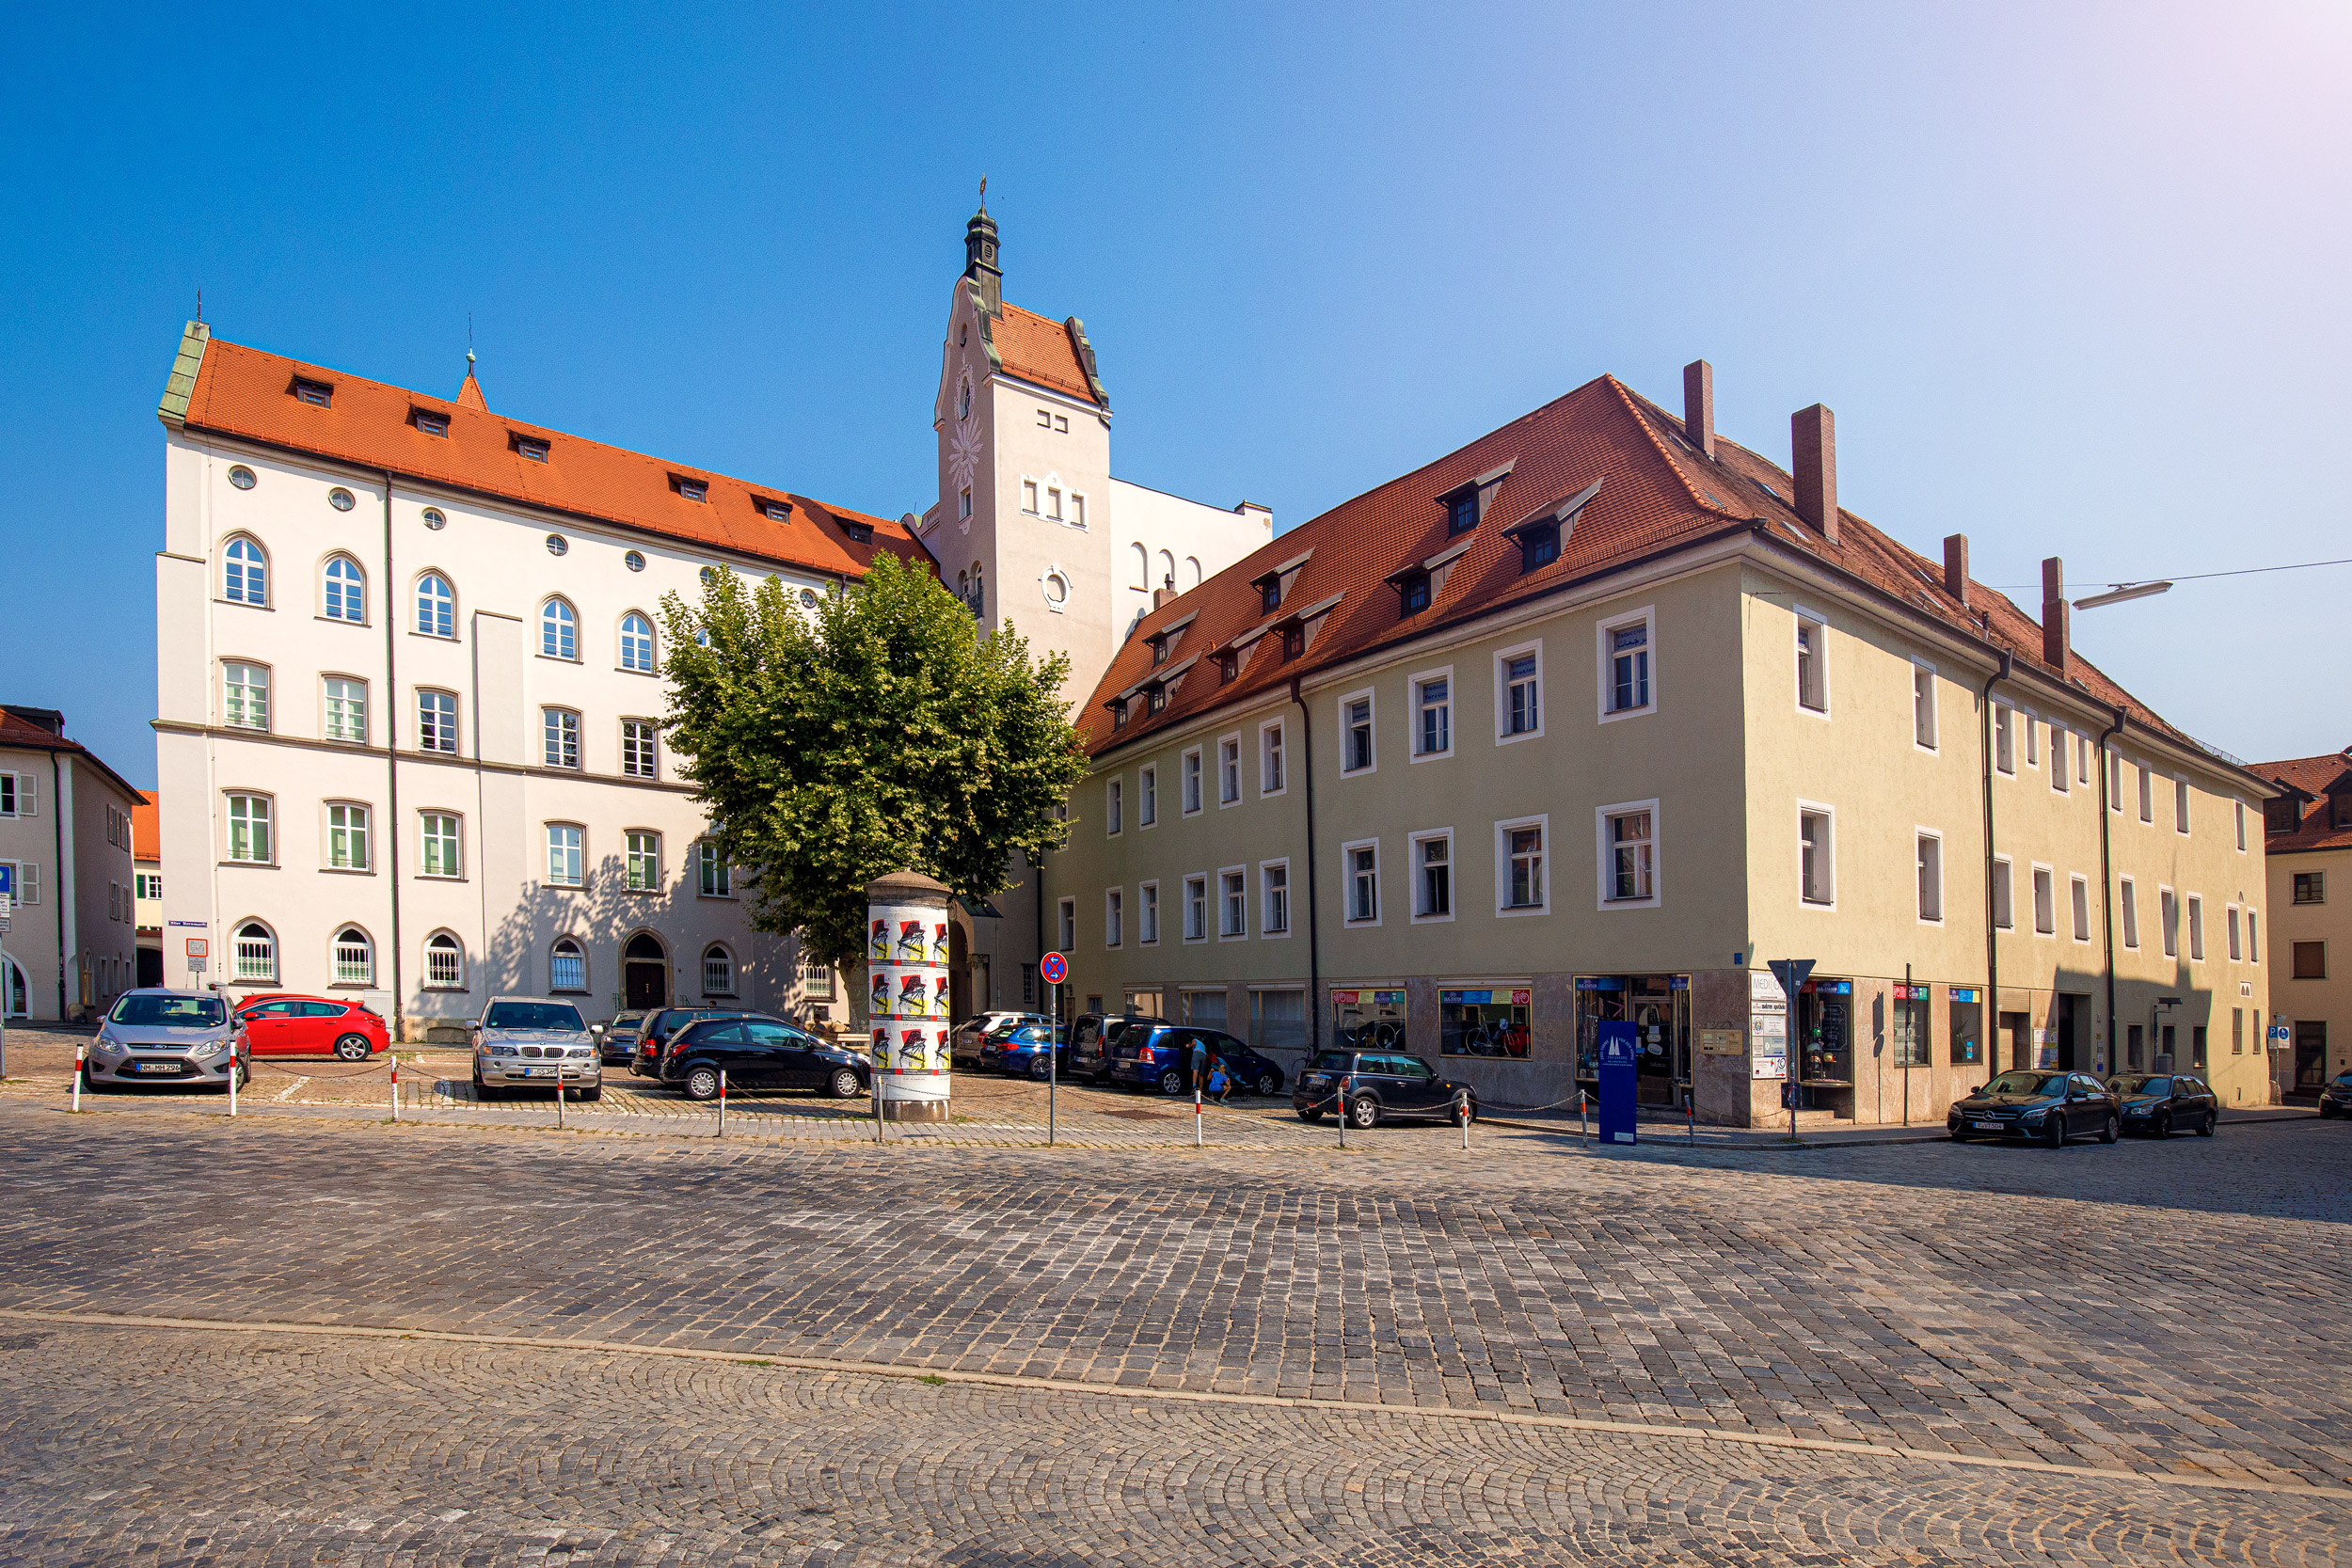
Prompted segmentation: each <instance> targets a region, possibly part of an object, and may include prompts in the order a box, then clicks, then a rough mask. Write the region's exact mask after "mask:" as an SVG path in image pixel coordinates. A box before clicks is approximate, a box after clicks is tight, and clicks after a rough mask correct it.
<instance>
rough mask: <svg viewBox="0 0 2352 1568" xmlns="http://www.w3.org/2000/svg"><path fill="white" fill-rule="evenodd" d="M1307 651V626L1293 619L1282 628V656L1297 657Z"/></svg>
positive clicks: (1286, 657) (1287, 657)
mask: <svg viewBox="0 0 2352 1568" xmlns="http://www.w3.org/2000/svg"><path fill="white" fill-rule="evenodd" d="M1306 651H1307V628H1306V627H1305V626H1301V625H1299V624H1298V623H1297V622H1295V621H1294V622H1292V623H1291V624H1290V625H1289V626H1284V627H1283V628H1282V657H1283V658H1285V659H1294V658H1297V657H1300V656H1301V655H1303V654H1304V653H1306Z"/></svg>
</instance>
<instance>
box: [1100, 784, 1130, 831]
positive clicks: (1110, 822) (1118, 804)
mask: <svg viewBox="0 0 2352 1568" xmlns="http://www.w3.org/2000/svg"><path fill="white" fill-rule="evenodd" d="M1126 793H1127V781H1126V780H1124V779H1112V780H1110V781H1109V782H1108V783H1106V784H1104V786H1103V836H1104V838H1117V837H1118V836H1119V835H1120V833H1122V832H1125V831H1126V809H1125V808H1126V800H1125V797H1126Z"/></svg>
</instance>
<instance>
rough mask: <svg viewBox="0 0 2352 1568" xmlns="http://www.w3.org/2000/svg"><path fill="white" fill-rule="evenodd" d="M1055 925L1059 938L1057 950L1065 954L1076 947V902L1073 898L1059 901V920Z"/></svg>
mask: <svg viewBox="0 0 2352 1568" xmlns="http://www.w3.org/2000/svg"><path fill="white" fill-rule="evenodd" d="M1057 926H1058V927H1059V934H1060V937H1061V941H1060V942H1058V943H1057V949H1058V951H1060V952H1063V953H1067V952H1069V951H1070V950H1071V949H1072V948H1074V947H1076V946H1077V945H1078V901H1077V900H1076V899H1075V898H1065V899H1063V900H1062V901H1061V909H1060V918H1059V920H1058V921H1057Z"/></svg>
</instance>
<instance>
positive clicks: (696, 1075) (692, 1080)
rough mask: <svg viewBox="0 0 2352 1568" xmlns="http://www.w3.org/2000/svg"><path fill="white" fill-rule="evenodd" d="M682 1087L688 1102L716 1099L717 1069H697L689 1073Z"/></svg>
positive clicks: (717, 1096)
mask: <svg viewBox="0 0 2352 1568" xmlns="http://www.w3.org/2000/svg"><path fill="white" fill-rule="evenodd" d="M684 1087H685V1089H686V1098H687V1099H689V1100H699V1101H708V1100H716V1099H718V1098H719V1069H717V1068H714V1067H698V1068H695V1069H692V1070H691V1071H690V1072H688V1073H687V1075H686V1083H685V1085H684Z"/></svg>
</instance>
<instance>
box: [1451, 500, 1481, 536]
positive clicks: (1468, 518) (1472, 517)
mask: <svg viewBox="0 0 2352 1568" xmlns="http://www.w3.org/2000/svg"><path fill="white" fill-rule="evenodd" d="M1477 526H1478V492H1477V491H1475V490H1466V491H1464V492H1462V493H1461V494H1460V495H1458V496H1454V497H1453V498H1451V499H1448V500H1447V501H1446V503H1445V531H1446V536H1447V537H1448V538H1452V537H1453V536H1454V535H1455V534H1457V533H1468V532H1469V531H1470V530H1472V529H1474V528H1476V527H1477Z"/></svg>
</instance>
